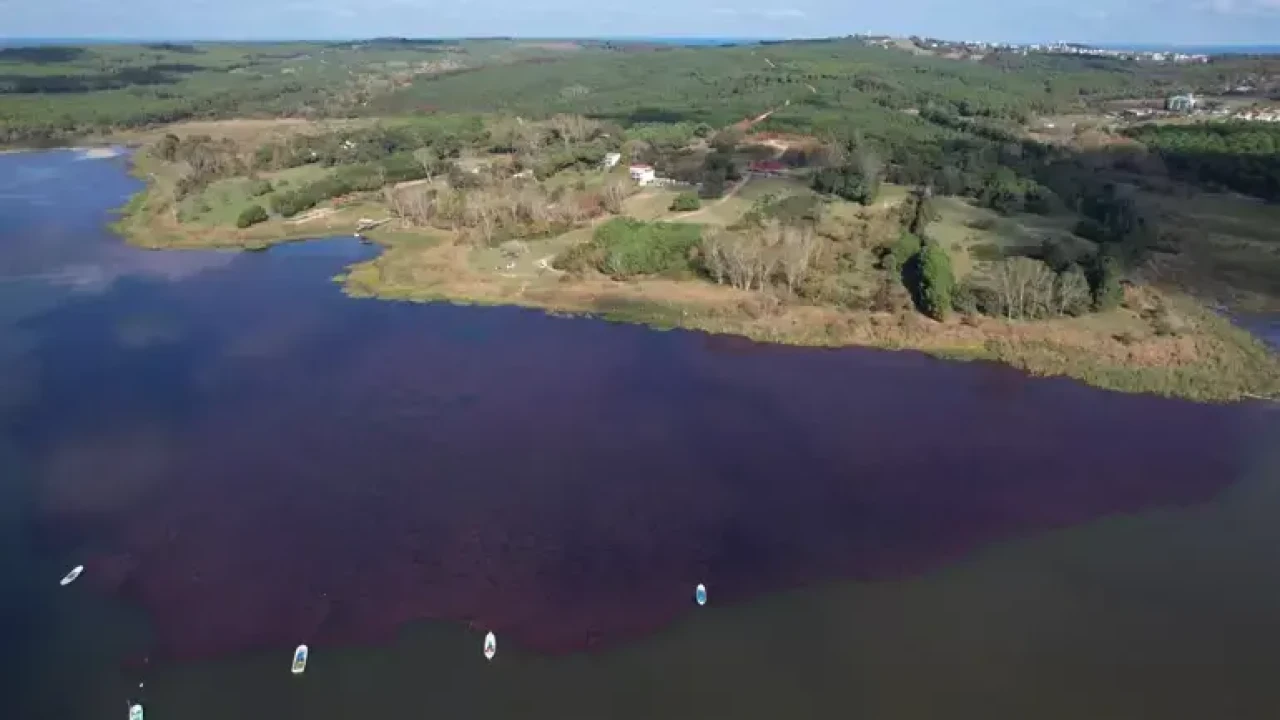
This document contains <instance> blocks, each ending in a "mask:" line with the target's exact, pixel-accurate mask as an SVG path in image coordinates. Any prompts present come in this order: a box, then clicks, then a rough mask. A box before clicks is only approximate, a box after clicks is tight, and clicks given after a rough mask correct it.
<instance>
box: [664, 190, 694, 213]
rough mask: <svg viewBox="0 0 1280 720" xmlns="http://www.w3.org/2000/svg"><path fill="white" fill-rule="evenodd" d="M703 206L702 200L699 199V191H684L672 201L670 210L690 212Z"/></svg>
mask: <svg viewBox="0 0 1280 720" xmlns="http://www.w3.org/2000/svg"><path fill="white" fill-rule="evenodd" d="M700 207H702V201H701V200H699V199H698V195H697V193H691V192H683V193H680V194H679V195H677V196H676V197H675V199H674V200H672V201H671V207H670V208H669V209H670V210H672V211H674V212H689V211H690V210H697V209H698V208H700Z"/></svg>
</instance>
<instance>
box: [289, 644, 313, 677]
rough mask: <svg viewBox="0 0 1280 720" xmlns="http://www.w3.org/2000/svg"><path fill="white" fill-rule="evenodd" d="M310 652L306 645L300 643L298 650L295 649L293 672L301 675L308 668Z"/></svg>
mask: <svg viewBox="0 0 1280 720" xmlns="http://www.w3.org/2000/svg"><path fill="white" fill-rule="evenodd" d="M308 654H309V652H308V650H307V646H306V645H299V646H298V649H297V650H294V651H293V674H294V675H301V674H302V673H303V671H304V670H306V669H307V655H308Z"/></svg>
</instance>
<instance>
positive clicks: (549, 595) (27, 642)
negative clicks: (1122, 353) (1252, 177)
mask: <svg viewBox="0 0 1280 720" xmlns="http://www.w3.org/2000/svg"><path fill="white" fill-rule="evenodd" d="M138 187H139V184H138V182H137V181H136V180H133V179H131V178H130V177H128V175H127V165H126V160H125V158H122V157H117V158H111V159H86V158H85V157H84V156H83V155H82V154H80V153H78V152H76V151H70V150H68V151H56V152H48V153H35V154H10V155H0V429H2V430H3V434H2V435H0V570H2V571H3V574H0V584H2V585H3V587H0V612H2V613H3V614H2V615H0V670H3V672H2V673H0V690H4V691H5V694H4V697H5V698H6V701H7V702H8V703H9V707H8V708H7V709H6V712H5V717H13V718H22V719H24V720H25V719H28V718H32V719H44V718H49V719H50V720H53V719H54V718H56V719H58V720H89V719H91V718H92V719H97V718H111V717H120V718H124V717H126V715H127V710H126V703H127V702H128V701H129V700H131V699H137V700H141V701H143V702H144V703H145V705H146V708H147V717H148V718H149V719H150V720H164V719H165V718H181V719H182V720H204V719H206V718H208V719H210V720H213V719H215V718H217V719H223V720H224V719H225V718H232V717H234V718H238V719H253V718H263V719H264V720H280V719H282V718H303V717H306V718H314V719H317V720H337V719H339V718H391V717H464V716H465V717H472V718H556V719H564V718H584V719H587V718H592V719H599V718H665V719H670V718H695V717H698V718H705V717H713V718H771V719H776V718H783V717H786V718H807V717H834V716H840V717H870V718H938V717H984V718H1010V719H1015V718H1016V719H1019V720H1022V719H1026V718H1036V719H1037V720H1044V719H1056V718H1062V719H1064V720H1066V719H1068V718H1070V719H1073V720H1075V719H1078V718H1082V717H1088V718H1091V719H1094V720H1099V719H1103V718H1117V719H1120V718H1124V719H1126V720H1131V719H1132V718H1136V717H1159V718H1207V717H1216V718H1272V717H1274V714H1275V711H1276V708H1278V707H1280V683H1276V682H1275V678H1274V669H1275V667H1276V666H1277V663H1276V659H1275V656H1276V653H1277V648H1280V522H1278V520H1280V412H1277V411H1275V410H1271V409H1268V408H1266V407H1264V406H1262V405H1259V404H1243V405H1234V406H1210V405H1197V404H1193V403H1188V402H1182V401H1175V400H1168V399H1162V398H1156V397H1149V396H1135V395H1123V394H1117V393H1111V392H1105V391H1101V390H1096V389H1093V388H1089V387H1086V386H1083V385H1080V384H1078V383H1075V382H1071V381H1067V380H1060V379H1031V378H1028V377H1026V376H1024V375H1022V374H1020V373H1018V372H1016V371H1013V370H1011V369H1009V368H1006V367H1002V366H997V365H992V364H987V363H952V362H944V361H939V360H935V359H931V358H928V357H925V356H923V355H920V354H916V353H909V352H901V353H894V352H886V351H878V350H869V349H846V350H824V349H805V348H793V347H777V346H768V345H761V344H756V343H752V342H748V341H745V340H741V339H737V338H730V337H714V336H708V335H704V334H700V333H691V332H683V331H672V332H657V331H652V330H649V329H646V328H642V327H638V326H629V325H617V324H611V323H607V322H603V321H598V320H592V319H583V318H578V319H566V318H557V317H552V316H548V315H545V314H542V313H538V312H534V311H529V310H522V309H514V308H471V307H455V306H451V305H444V304H431V305H417V304H410V303H392V302H383V301H377V300H353V299H349V298H346V297H345V296H343V295H342V293H341V292H340V288H339V286H338V285H337V284H335V283H334V282H332V280H331V278H332V277H333V276H334V275H336V274H338V273H340V272H341V271H342V269H343V268H344V267H345V266H347V265H348V264H350V263H352V262H356V261H358V260H360V259H363V258H366V257H369V256H371V255H372V253H373V252H375V250H374V249H372V248H369V247H368V246H363V245H360V244H359V243H357V242H354V241H353V240H350V239H328V240H317V241H308V242H303V243H297V244H291V245H287V246H281V247H278V248H275V249H273V250H271V251H268V252H246V253H232V252H181V251H167V252H156V251H144V250H137V249H133V248H130V247H127V246H125V245H123V244H122V242H121V241H120V240H119V239H117V238H115V237H114V236H112V235H111V234H110V233H109V231H108V230H107V229H106V227H105V224H106V223H107V222H109V221H110V218H111V214H110V210H111V209H112V208H114V207H118V206H119V205H121V204H122V203H123V202H124V201H125V200H126V199H127V198H128V196H129V195H130V193H132V192H134V191H136V190H137V189H138ZM79 564H83V565H84V566H85V572H84V575H83V576H82V577H81V578H80V579H79V580H78V581H77V582H75V583H74V584H72V585H69V586H67V587H60V586H59V584H58V580H59V579H60V578H61V577H62V576H63V574H64V573H66V572H67V570H69V569H70V568H71V567H73V566H75V565H79ZM698 583H705V584H706V586H707V589H708V594H709V602H708V604H707V605H706V606H705V607H698V606H697V605H696V604H695V603H694V601H693V595H694V587H695V586H696V585H697V584H698ZM489 630H492V631H494V632H496V633H497V636H498V654H497V657H496V658H495V659H494V661H493V662H491V663H490V662H486V661H485V659H484V658H483V656H482V654H481V644H482V639H483V637H484V634H485V633H486V632H488V631H489ZM299 643H307V644H308V645H309V646H310V648H311V653H312V656H311V661H310V665H309V667H308V669H307V672H306V673H305V674H304V675H302V676H292V675H291V674H290V673H289V670H288V667H289V662H290V659H291V655H292V650H293V648H294V646H295V645H297V644H299Z"/></svg>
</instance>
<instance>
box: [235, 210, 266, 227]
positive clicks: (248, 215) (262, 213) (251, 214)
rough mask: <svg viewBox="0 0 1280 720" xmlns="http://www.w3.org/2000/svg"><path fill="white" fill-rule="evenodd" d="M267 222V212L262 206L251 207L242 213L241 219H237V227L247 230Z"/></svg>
mask: <svg viewBox="0 0 1280 720" xmlns="http://www.w3.org/2000/svg"><path fill="white" fill-rule="evenodd" d="M266 220H267V211H266V210H265V209H263V207H262V206H261V205H250V206H249V207H247V208H245V209H244V210H242V211H241V212H240V217H238V218H236V227H238V228H247V227H249V226H250V225H257V224H258V223H260V222H266Z"/></svg>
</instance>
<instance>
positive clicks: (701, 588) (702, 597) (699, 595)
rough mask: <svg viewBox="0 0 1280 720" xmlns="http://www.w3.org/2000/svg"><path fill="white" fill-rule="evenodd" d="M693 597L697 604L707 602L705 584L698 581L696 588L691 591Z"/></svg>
mask: <svg viewBox="0 0 1280 720" xmlns="http://www.w3.org/2000/svg"><path fill="white" fill-rule="evenodd" d="M693 599H694V601H696V602H697V603H698V604H699V605H706V604H707V586H706V585H703V584H702V583H698V587H697V589H695V590H694V591H693Z"/></svg>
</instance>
